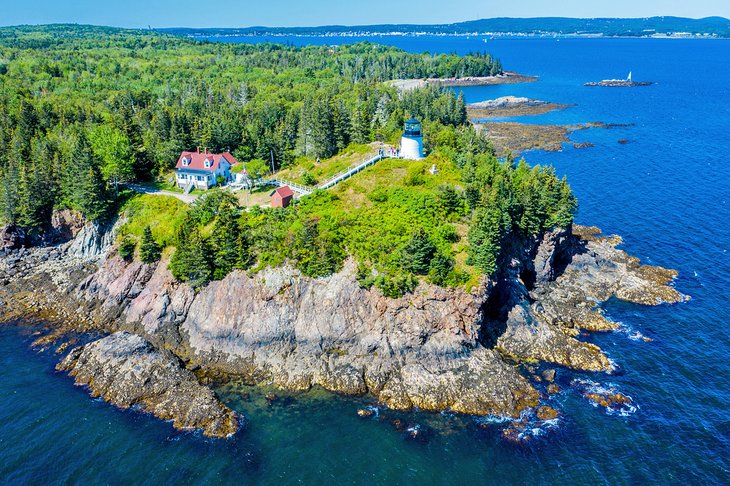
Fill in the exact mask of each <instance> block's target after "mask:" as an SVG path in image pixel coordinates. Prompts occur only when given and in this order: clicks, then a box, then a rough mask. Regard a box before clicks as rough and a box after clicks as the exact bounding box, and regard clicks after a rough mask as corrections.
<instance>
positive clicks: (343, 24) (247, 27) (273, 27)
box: [0, 15, 730, 30]
mask: <svg viewBox="0 0 730 486" xmlns="http://www.w3.org/2000/svg"><path fill="white" fill-rule="evenodd" d="M659 18H675V19H686V20H706V19H723V20H726V21H728V22H730V18H729V17H723V16H722V15H710V16H705V17H681V16H677V15H652V16H649V17H565V16H539V17H482V18H476V19H466V20H459V21H455V22H446V23H410V22H399V23H377V24H373V23H371V24H345V23H342V24H338V23H333V24H321V25H288V26H284V25H279V26H275V25H246V26H237V27H230V26H229V27H221V26H206V27H201V26H196V27H190V26H182V25H173V26H166V27H152V25H151V24H148V25H147V26H136V27H130V26H122V25H111V24H93V23H80V22H51V23H25V24H0V28H7V27H42V26H54V25H77V26H86V27H112V28H118V29H129V30H160V29H192V30H194V29H198V30H204V29H323V28H328V27H331V28H335V27H337V28H342V27H352V28H362V27H387V26H408V27H436V26H451V25H459V24H464V23H468V22H478V21H482V20H501V19H505V20H515V19H517V20H541V19H568V20H650V19H659Z"/></svg>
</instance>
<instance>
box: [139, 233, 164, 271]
mask: <svg viewBox="0 0 730 486" xmlns="http://www.w3.org/2000/svg"><path fill="white" fill-rule="evenodd" d="M161 254H162V249H161V248H160V245H158V244H157V242H156V241H155V239H154V238H153V237H152V230H151V229H150V227H149V226H145V227H144V230H143V231H142V241H141V242H140V245H139V259H140V260H142V262H143V263H154V262H156V261H157V260H159V259H160V255H161Z"/></svg>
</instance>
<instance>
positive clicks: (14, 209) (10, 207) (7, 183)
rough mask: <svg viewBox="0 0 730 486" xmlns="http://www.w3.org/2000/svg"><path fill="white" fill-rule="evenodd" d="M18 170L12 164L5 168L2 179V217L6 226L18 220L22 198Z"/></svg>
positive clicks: (0, 203)
mask: <svg viewBox="0 0 730 486" xmlns="http://www.w3.org/2000/svg"><path fill="white" fill-rule="evenodd" d="M19 180H20V178H19V177H18V168H17V166H16V165H15V163H14V162H11V163H10V165H8V167H6V168H5V170H4V171H3V174H2V178H1V179H0V215H1V216H2V221H3V222H4V223H6V224H12V223H15V222H16V221H17V219H18V209H19V208H18V206H19V204H20V197H19V195H18V183H19Z"/></svg>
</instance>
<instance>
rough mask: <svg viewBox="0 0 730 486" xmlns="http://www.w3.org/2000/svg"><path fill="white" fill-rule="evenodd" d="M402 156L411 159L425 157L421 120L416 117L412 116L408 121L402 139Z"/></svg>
mask: <svg viewBox="0 0 730 486" xmlns="http://www.w3.org/2000/svg"><path fill="white" fill-rule="evenodd" d="M400 156H401V157H402V158H404V159H411V160H418V159H422V158H423V135H422V134H421V122H420V121H418V120H416V119H415V118H411V119H410V120H408V121H407V122H406V125H405V129H404V130H403V136H402V137H401V139H400Z"/></svg>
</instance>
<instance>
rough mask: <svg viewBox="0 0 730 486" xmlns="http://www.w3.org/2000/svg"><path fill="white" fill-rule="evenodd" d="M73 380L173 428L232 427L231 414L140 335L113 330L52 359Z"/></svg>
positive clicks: (218, 432) (221, 431)
mask: <svg viewBox="0 0 730 486" xmlns="http://www.w3.org/2000/svg"><path fill="white" fill-rule="evenodd" d="M57 369H58V370H60V371H68V372H69V374H70V375H71V376H73V377H75V381H76V384H77V385H86V386H88V387H89V389H90V390H91V394H92V395H93V396H101V397H102V398H103V399H104V400H106V401H107V402H109V403H112V404H114V405H116V406H118V407H121V408H129V407H131V406H134V405H137V406H140V407H141V408H142V409H144V410H145V411H148V412H150V413H152V414H153V415H155V416H156V417H159V418H161V419H164V420H172V421H173V425H174V426H175V428H178V429H201V430H202V431H203V433H204V434H205V435H207V436H211V437H226V436H228V435H231V434H233V433H234V432H236V430H238V427H239V422H238V419H237V417H236V415H235V413H234V412H233V411H232V410H230V409H229V408H228V407H226V406H225V405H223V404H222V403H221V402H220V401H219V400H218V399H217V398H216V396H215V394H214V393H213V391H212V390H211V389H210V388H207V387H205V386H203V385H201V384H199V383H198V381H197V380H196V378H195V375H193V373H192V372H191V371H189V370H187V369H185V368H183V367H182V366H181V364H180V362H179V360H178V359H177V358H176V357H175V356H173V355H172V354H171V353H169V352H166V351H161V350H158V349H156V348H155V347H154V346H152V344H150V343H149V342H148V341H146V340H145V339H144V338H142V337H140V336H138V335H135V334H131V333H128V332H124V331H122V332H117V333H115V334H112V335H110V336H107V337H105V338H102V339H99V340H97V341H94V342H92V343H90V344H87V345H84V346H80V347H78V348H75V349H73V350H72V351H71V352H70V353H69V355H68V356H67V357H66V358H65V359H64V360H63V361H61V363H59V364H58V366H57Z"/></svg>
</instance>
